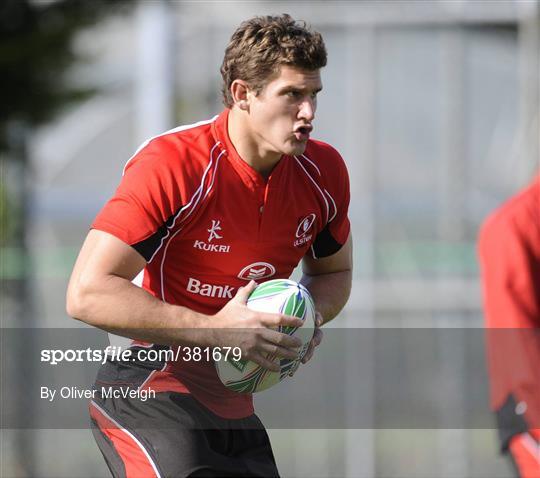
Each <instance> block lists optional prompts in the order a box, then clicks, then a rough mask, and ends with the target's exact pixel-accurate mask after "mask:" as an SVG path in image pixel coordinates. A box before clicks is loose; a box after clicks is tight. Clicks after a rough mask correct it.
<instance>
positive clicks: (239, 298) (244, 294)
mask: <svg viewBox="0 0 540 478" xmlns="http://www.w3.org/2000/svg"><path fill="white" fill-rule="evenodd" d="M256 287H257V283H256V282H255V281H254V280H251V281H249V283H248V284H247V285H245V286H244V287H239V288H238V292H237V293H236V295H235V296H234V298H233V300H234V301H236V302H239V303H241V304H245V303H247V300H248V298H249V296H250V295H251V293H252V292H253V291H254V290H255V288H256Z"/></svg>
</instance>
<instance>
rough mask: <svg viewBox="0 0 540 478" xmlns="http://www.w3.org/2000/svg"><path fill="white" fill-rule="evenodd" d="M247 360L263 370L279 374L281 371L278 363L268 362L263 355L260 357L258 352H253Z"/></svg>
mask: <svg viewBox="0 0 540 478" xmlns="http://www.w3.org/2000/svg"><path fill="white" fill-rule="evenodd" d="M249 359H250V360H251V361H252V362H255V363H256V364H258V365H260V366H261V367H262V368H265V369H267V370H270V371H272V372H279V371H280V370H281V367H280V365H279V363H276V362H272V361H271V360H268V359H267V358H266V357H265V356H264V355H262V354H261V353H259V352H253V353H252V354H251V356H250V357H249Z"/></svg>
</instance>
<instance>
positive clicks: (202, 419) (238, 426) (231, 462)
mask: <svg viewBox="0 0 540 478" xmlns="http://www.w3.org/2000/svg"><path fill="white" fill-rule="evenodd" d="M112 365H113V364H110V363H107V364H105V365H104V367H103V368H109V370H110V367H111V366H112ZM98 380H99V376H98ZM109 383H110V382H109ZM98 385H99V389H101V383H100V382H96V389H97V386H98ZM113 386H114V387H122V384H121V383H120V382H117V383H116V384H115V385H113ZM124 386H127V384H126V385H124ZM98 395H99V394H96V397H97V396H98ZM90 416H91V421H92V431H93V434H94V438H95V439H96V442H97V444H98V447H99V449H100V450H101V453H102V454H103V457H104V458H105V461H106V462H107V465H108V467H109V469H110V471H111V473H112V475H113V476H114V477H124V478H132V477H138V478H143V477H144V478H150V477H162V478H165V477H171V478H172V477H175V478H176V477H186V476H210V477H216V476H224V477H227V476H229V477H233V476H235V477H236V476H240V477H241V476H255V477H277V476H279V474H278V470H277V467H276V462H275V459H274V455H273V453H272V448H271V445H270V441H269V439H268V435H267V433H266V430H265V429H264V426H263V425H262V423H261V421H260V420H259V418H258V417H257V416H256V415H251V416H249V417H247V418H242V419H236V420H229V419H225V418H221V417H219V416H217V415H215V414H214V413H212V412H211V411H210V410H208V409H207V408H206V407H204V406H203V405H201V404H200V403H199V402H197V401H196V400H195V399H194V398H192V397H191V395H188V394H182V393H176V392H158V393H156V394H155V398H148V399H147V400H141V398H137V397H135V398H129V397H126V398H123V397H120V398H112V397H103V396H102V397H100V398H95V399H93V400H92V401H91V403H90Z"/></svg>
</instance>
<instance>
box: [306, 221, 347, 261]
mask: <svg viewBox="0 0 540 478" xmlns="http://www.w3.org/2000/svg"><path fill="white" fill-rule="evenodd" d="M342 246H343V244H340V243H339V242H337V241H336V240H335V239H334V237H333V236H332V234H331V233H330V229H329V227H328V224H327V225H326V226H325V228H324V229H323V230H322V231H321V232H319V234H317V237H316V238H315V242H314V243H313V251H314V252H315V257H316V258H317V259H320V258H322V257H328V256H331V255H332V254H335V253H336V252H337V251H339V250H340V249H341V248H342Z"/></svg>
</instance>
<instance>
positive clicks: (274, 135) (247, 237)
mask: <svg viewBox="0 0 540 478" xmlns="http://www.w3.org/2000/svg"><path fill="white" fill-rule="evenodd" d="M325 65H326V49H325V46H324V43H323V40H322V37H321V35H320V34H319V33H317V32H314V31H312V30H310V29H309V28H307V27H306V26H305V25H304V24H301V23H297V22H295V21H294V20H293V19H292V18H291V17H290V16H288V15H282V16H277V17H255V18H253V19H251V20H248V21H246V22H244V23H242V24H241V25H240V27H239V28H238V29H237V30H236V32H235V33H234V34H233V36H232V38H231V40H230V43H229V45H228V47H227V49H226V52H225V57H224V60H223V64H222V67H221V73H222V77H223V99H224V103H225V106H226V109H225V110H224V111H223V112H222V113H221V114H220V115H218V116H216V117H215V118H213V119H211V120H209V121H203V122H200V123H197V124H194V125H190V126H184V127H180V128H176V129H174V130H171V131H168V132H166V133H164V134H162V135H159V136H157V137H155V138H152V139H151V140H149V141H147V142H146V143H145V144H143V145H142V146H141V147H140V148H139V150H138V151H137V152H136V153H135V155H134V156H133V157H132V158H131V159H130V160H129V161H128V163H127V165H126V168H125V171H124V176H123V178H122V181H121V183H120V186H119V187H118V189H117V191H116V193H115V195H114V197H113V198H112V199H111V200H110V201H109V202H108V203H107V204H106V205H105V207H104V208H103V209H102V211H101V212H100V213H99V215H98V216H97V218H96V220H95V222H94V224H93V226H92V230H91V231H90V233H89V234H88V237H87V239H86V241H85V243H84V245H83V247H82V250H81V252H80V254H79V257H78V259H77V263H76V265H75V268H74V271H73V275H72V278H71V281H70V285H69V288H68V297H67V309H68V313H69V314H70V315H71V316H73V317H75V318H77V319H80V320H82V321H84V322H86V323H88V324H91V325H93V326H96V327H99V328H101V329H104V330H107V331H109V332H112V333H114V334H118V335H122V336H125V337H129V338H131V339H134V340H135V341H134V342H133V343H132V349H133V350H140V349H143V348H144V349H154V350H166V349H175V350H176V349H177V347H178V346H195V345H197V346H202V347H206V346H207V347H224V346H229V347H230V346H233V347H234V346H237V347H240V349H241V350H242V354H243V357H244V358H248V359H250V360H253V361H255V362H257V363H259V364H260V365H262V366H263V367H266V368H268V369H271V370H276V369H277V366H276V365H275V364H274V363H273V362H271V361H269V360H268V359H266V358H265V357H266V354H267V353H269V352H270V353H275V354H277V356H279V357H287V358H295V357H296V356H297V354H298V348H297V347H298V345H299V340H297V339H296V338H293V337H289V336H288V335H286V334H281V333H279V332H277V331H276V330H275V329H274V328H275V326H277V325H293V326H299V325H300V324H301V321H300V320H299V319H296V318H292V317H287V316H283V315H280V314H268V313H258V312H254V311H251V310H250V309H248V308H247V307H246V300H247V297H248V296H249V294H250V293H251V291H253V289H254V288H255V286H256V283H255V281H264V280H268V279H272V278H287V277H289V276H290V274H291V273H292V271H293V269H294V268H295V267H296V266H297V264H298V263H299V262H302V267H303V277H302V279H301V282H302V283H303V284H304V285H305V286H306V287H307V288H308V289H309V290H310V292H311V294H312V295H313V297H314V300H315V303H316V307H317V309H318V321H319V325H322V323H323V322H326V321H329V320H331V319H332V318H334V317H335V316H336V315H337V314H338V313H339V311H340V310H341V308H342V307H343V306H344V305H345V303H346V301H347V299H348V296H349V293H350V287H351V267H352V259H351V238H350V225H349V220H348V217H347V211H348V205H349V181H348V175H347V170H346V167H345V164H344V162H343V160H342V158H341V157H340V155H339V153H338V152H337V151H336V150H335V149H333V148H332V147H331V146H329V145H328V144H325V143H323V142H320V141H316V140H313V139H311V138H310V135H311V132H312V129H313V121H314V118H315V110H316V106H317V95H318V93H319V92H320V91H321V89H322V83H321V77H320V69H321V68H322V67H324V66H325ZM136 277H137V281H138V285H135V284H133V283H132V281H133V280H134V279H135V278H136ZM139 285H140V287H139ZM321 337H322V333H321V331H320V330H317V331H316V334H315V336H314V339H313V340H312V343H311V345H310V349H309V351H308V354H307V356H306V357H305V359H304V362H305V361H307V360H309V358H310V357H311V355H312V354H313V350H314V347H315V346H316V345H318V343H319V342H320V340H321ZM99 386H109V387H110V386H113V387H120V388H122V387H123V388H131V389H136V390H138V391H140V390H153V391H155V392H157V393H156V397H155V398H151V399H149V400H147V401H145V402H142V401H141V400H137V399H130V398H122V399H118V398H107V397H105V396H101V397H100V398H99V399H96V400H94V401H92V403H91V405H90V413H91V416H92V420H93V424H94V436H95V437H96V440H97V442H98V445H99V447H100V449H101V451H102V453H103V455H104V457H105V459H106V461H107V464H108V466H109V468H110V470H111V472H112V473H113V475H114V476H127V477H131V476H145V477H150V476H175V477H179V476H277V475H278V471H277V467H276V465H275V461H274V458H273V454H272V450H271V447H270V444H269V441H268V437H267V435H266V431H265V430H264V427H263V426H262V424H261V423H260V421H259V420H258V418H257V416H256V415H254V411H253V404H252V398H251V395H247V394H238V393H234V392H232V391H230V390H228V389H227V388H225V387H224V386H223V385H222V384H221V382H220V381H219V379H218V377H217V374H216V370H215V367H214V363H212V362H205V361H191V362H190V361H187V362H186V361H171V360H165V361H163V362H157V363H156V362H155V361H154V362H147V361H138V362H134V363H127V364H126V363H120V362H117V361H115V360H111V361H109V362H108V363H107V364H105V365H104V366H103V367H102V369H101V370H100V373H99V375H98V378H97V381H96V387H99Z"/></svg>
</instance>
